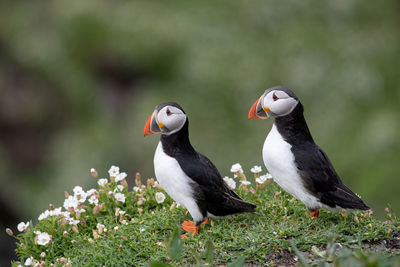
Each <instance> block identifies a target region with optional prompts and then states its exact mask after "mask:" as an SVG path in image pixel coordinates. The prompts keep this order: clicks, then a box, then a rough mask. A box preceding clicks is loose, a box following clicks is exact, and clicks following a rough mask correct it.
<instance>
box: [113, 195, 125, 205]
mask: <svg viewBox="0 0 400 267" xmlns="http://www.w3.org/2000/svg"><path fill="white" fill-rule="evenodd" d="M115 199H116V200H117V201H119V202H123V203H125V195H124V194H122V193H116V194H115Z"/></svg>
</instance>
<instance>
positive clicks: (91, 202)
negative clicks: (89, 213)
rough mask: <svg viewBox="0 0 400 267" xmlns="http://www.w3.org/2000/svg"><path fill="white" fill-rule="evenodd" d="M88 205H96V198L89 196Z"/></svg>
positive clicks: (97, 201)
mask: <svg viewBox="0 0 400 267" xmlns="http://www.w3.org/2000/svg"><path fill="white" fill-rule="evenodd" d="M89 203H90V204H98V203H99V200H98V199H97V197H96V196H95V195H92V196H90V198H89Z"/></svg>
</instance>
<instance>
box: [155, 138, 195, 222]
mask: <svg viewBox="0 0 400 267" xmlns="http://www.w3.org/2000/svg"><path fill="white" fill-rule="evenodd" d="M154 172H155V174H156V178H157V181H158V182H159V183H160V185H161V186H162V188H163V189H164V190H165V192H167V194H168V195H169V196H170V197H171V198H172V199H173V200H175V201H176V202H178V203H179V204H181V205H182V206H184V207H186V208H187V209H188V211H189V213H190V215H192V218H193V220H194V221H195V222H199V221H202V219H203V215H202V214H201V212H200V210H199V207H198V206H197V204H196V201H195V200H194V198H193V188H192V187H191V186H190V184H189V182H190V181H192V180H191V178H190V177H188V176H187V175H186V174H185V173H184V172H183V171H182V169H181V167H180V165H179V163H178V161H177V160H176V159H174V158H173V157H170V156H168V155H167V154H165V152H164V151H163V148H162V144H161V142H159V143H158V146H157V149H156V153H155V155H154Z"/></svg>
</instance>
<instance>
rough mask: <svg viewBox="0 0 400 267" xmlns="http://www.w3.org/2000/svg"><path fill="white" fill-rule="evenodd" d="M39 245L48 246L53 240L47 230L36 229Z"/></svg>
mask: <svg viewBox="0 0 400 267" xmlns="http://www.w3.org/2000/svg"><path fill="white" fill-rule="evenodd" d="M35 234H36V238H37V243H38V245H42V246H46V245H47V244H48V243H49V242H50V241H51V235H49V234H48V233H46V232H43V233H42V232H40V231H35Z"/></svg>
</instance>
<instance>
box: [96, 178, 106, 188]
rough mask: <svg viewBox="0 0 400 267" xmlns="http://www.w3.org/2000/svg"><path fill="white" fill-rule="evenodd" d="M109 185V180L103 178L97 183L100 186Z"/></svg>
mask: <svg viewBox="0 0 400 267" xmlns="http://www.w3.org/2000/svg"><path fill="white" fill-rule="evenodd" d="M107 183H108V180H107V179H106V178H101V179H99V180H98V181H97V184H98V185H100V186H105V185H106V184H107Z"/></svg>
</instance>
